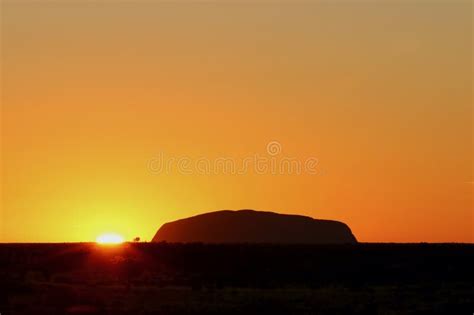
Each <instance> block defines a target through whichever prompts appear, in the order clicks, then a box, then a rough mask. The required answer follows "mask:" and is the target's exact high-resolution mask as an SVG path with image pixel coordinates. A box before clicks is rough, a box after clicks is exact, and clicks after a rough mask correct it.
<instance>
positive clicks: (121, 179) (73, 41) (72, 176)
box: [0, 0, 474, 242]
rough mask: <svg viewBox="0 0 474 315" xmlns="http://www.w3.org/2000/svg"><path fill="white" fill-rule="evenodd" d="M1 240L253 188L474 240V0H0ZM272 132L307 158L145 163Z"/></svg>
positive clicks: (243, 204) (187, 206) (375, 234)
mask: <svg viewBox="0 0 474 315" xmlns="http://www.w3.org/2000/svg"><path fill="white" fill-rule="evenodd" d="M1 6H2V7H1V11H2V12H1V39H2V47H1V50H2V59H1V75H2V78H1V93H2V104H1V105H2V108H1V118H2V125H1V132H2V138H1V140H2V143H1V144H2V147H1V158H2V168H1V174H0V176H1V185H2V203H1V208H0V214H1V217H0V220H1V221H0V241H4V242H48V241H90V240H94V239H95V238H96V236H97V235H98V234H101V233H103V232H108V231H113V232H118V233H121V234H123V235H124V236H125V237H126V238H127V239H130V238H132V237H134V236H141V237H142V239H145V240H150V239H151V238H152V237H153V234H154V233H155V231H156V230H157V228H158V227H159V226H160V225H161V224H162V223H164V222H166V221H169V220H174V219H177V218H181V217H185V216H189V215H194V214H197V213H200V212H206V211H212V210H218V209H240V208H252V209H259V210H273V211H277V212H283V213H300V214H305V215H309V216H312V217H315V218H328V219H335V220H341V221H344V222H346V223H347V224H348V225H350V227H351V228H352V230H353V232H354V234H355V235H356V236H357V238H358V239H359V240H360V241H367V242H419V241H427V242H473V239H474V232H473V223H474V222H473V187H474V185H473V172H472V168H473V152H472V145H473V142H472V135H473V129H472V128H473V124H472V119H473V114H472V88H473V82H472V75H473V68H472V55H473V52H472V41H473V33H472V31H473V29H472V14H473V8H472V6H473V5H472V2H471V1H449V2H448V1H439V2H438V3H436V2H435V1H421V0H418V1H415V0H412V1H373V2H366V1H353V2H341V1H334V2H331V1H325V2H323V1H314V2H306V3H298V4H294V3H293V4H291V3H290V2H285V1H283V2H279V3H277V2H272V1H259V2H258V3H257V2H253V1H246V2H239V1H233V2H230V1H222V2H218V1H216V2H208V3H197V2H185V1H167V2H158V1H151V0H150V1H137V2H131V1H130V2H121V3H119V2H115V1H71V2H69V3H60V2H59V1H11V0H10V1H8V0H7V1H2V3H1ZM270 141H278V142H279V143H280V144H281V147H282V152H281V153H280V154H278V156H276V158H278V159H282V158H286V157H292V158H295V159H297V160H298V161H303V160H304V159H306V158H308V157H314V158H317V159H318V165H317V167H318V173H317V174H308V173H305V172H303V173H302V174H299V175H298V174H271V173H270V172H267V173H265V174H256V173H255V172H250V171H249V172H248V173H246V174H234V175H231V174H223V173H213V174H195V173H194V174H191V175H189V174H182V173H180V172H178V171H177V170H172V171H171V172H168V173H166V174H165V173H162V174H155V173H153V172H152V171H151V170H150V169H149V162H150V161H151V160H153V159H154V158H156V157H157V156H159V154H160V153H164V154H165V155H166V156H167V157H178V158H179V157H183V156H185V157H188V158H189V159H190V160H191V161H195V160H196V159H199V158H204V159H208V160H213V159H216V158H219V157H226V158H231V159H233V160H235V161H239V160H242V159H243V158H245V157H248V156H254V155H255V154H259V155H261V156H266V157H269V156H268V152H267V151H266V146H267V144H268V143H269V142H270Z"/></svg>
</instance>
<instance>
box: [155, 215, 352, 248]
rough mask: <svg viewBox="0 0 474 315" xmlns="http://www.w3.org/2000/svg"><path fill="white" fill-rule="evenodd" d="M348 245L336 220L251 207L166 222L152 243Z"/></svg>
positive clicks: (349, 238) (346, 233) (348, 238)
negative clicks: (252, 208) (249, 208)
mask: <svg viewBox="0 0 474 315" xmlns="http://www.w3.org/2000/svg"><path fill="white" fill-rule="evenodd" d="M162 241H166V242H172V243H174V242H182V243H192V242H203V243H275V244H348V243H349V244H350V243H357V240H356V238H355V237H354V235H353V234H352V232H351V230H350V229H349V227H348V226H347V225H346V224H344V223H342V222H338V221H330V220H316V219H313V218H310V217H306V216H301V215H287V214H278V213H273V212H263V211H254V210H239V211H230V210H223V211H216V212H209V213H204V214H201V215H197V216H194V217H190V218H186V219H182V220H177V221H174V222H168V223H166V224H164V225H163V226H162V227H161V228H160V229H159V230H158V232H157V233H156V235H155V237H154V238H153V242H162Z"/></svg>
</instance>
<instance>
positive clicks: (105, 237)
mask: <svg viewBox="0 0 474 315" xmlns="http://www.w3.org/2000/svg"><path fill="white" fill-rule="evenodd" d="M96 242H97V243H99V244H122V243H123V242H124V238H123V236H122V235H119V234H117V233H104V234H101V235H99V236H97V239H96Z"/></svg>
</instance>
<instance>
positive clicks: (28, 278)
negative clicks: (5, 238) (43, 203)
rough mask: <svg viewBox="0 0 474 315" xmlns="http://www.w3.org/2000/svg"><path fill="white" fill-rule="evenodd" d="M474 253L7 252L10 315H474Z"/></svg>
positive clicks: (1, 285) (327, 248) (1, 284)
mask: <svg viewBox="0 0 474 315" xmlns="http://www.w3.org/2000/svg"><path fill="white" fill-rule="evenodd" d="M473 266H474V245H461V244H459V245H458V244H406V245H401V244H357V245H314V246H313V245H301V246H299V245H285V246H283V245H204V244H188V245H185V244H166V243H158V244H153V243H140V244H123V245H120V246H101V245H96V244H86V243H83V244H2V245H0V314H1V315H9V314H48V315H54V314H137V315H138V314H165V315H168V314H244V315H250V314H272V315H278V314H469V315H470V314H473V312H474V272H473Z"/></svg>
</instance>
